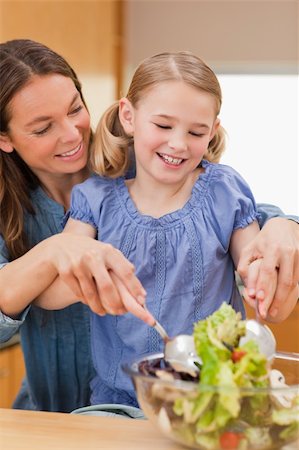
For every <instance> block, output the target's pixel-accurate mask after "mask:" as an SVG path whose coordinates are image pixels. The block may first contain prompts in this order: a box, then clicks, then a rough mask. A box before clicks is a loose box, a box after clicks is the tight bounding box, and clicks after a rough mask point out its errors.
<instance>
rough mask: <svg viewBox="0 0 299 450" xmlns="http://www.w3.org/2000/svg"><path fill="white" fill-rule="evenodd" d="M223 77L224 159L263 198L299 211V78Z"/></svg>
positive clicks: (286, 76)
mask: <svg viewBox="0 0 299 450" xmlns="http://www.w3.org/2000/svg"><path fill="white" fill-rule="evenodd" d="M218 78H219V80H220V83H221V86H222V91H223V107H222V111H221V114H220V118H221V121H222V124H223V126H224V128H225V129H226V131H227V132H228V135H229V140H228V145H227V151H226V152H225V154H224V156H223V158H222V162H224V163H225V164H229V165H232V166H233V167H234V168H235V169H237V170H238V171H239V172H240V173H241V174H242V175H243V176H244V178H245V179H246V180H247V181H248V183H249V185H250V186H251V189H252V191H253V193H254V195H255V198H256V200H257V201H258V202H266V203H273V204H276V205H278V206H280V207H281V208H282V209H283V210H284V212H286V213H289V214H290V213H294V214H297V215H299V177H298V174H299V150H298V149H299V145H298V144H299V142H298V128H299V114H298V98H299V97H298V92H299V90H298V76H297V75H219V76H218Z"/></svg>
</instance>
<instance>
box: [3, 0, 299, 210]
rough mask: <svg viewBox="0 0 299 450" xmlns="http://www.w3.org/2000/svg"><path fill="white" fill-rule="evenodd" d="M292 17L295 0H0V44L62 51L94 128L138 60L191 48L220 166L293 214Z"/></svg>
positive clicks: (296, 99) (295, 90) (297, 205)
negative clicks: (208, 86) (215, 123)
mask: <svg viewBox="0 0 299 450" xmlns="http://www.w3.org/2000/svg"><path fill="white" fill-rule="evenodd" d="M298 16H299V3H298V0H281V1H278V0H272V1H271V0H247V1H245V0H231V1H226V0H217V1H216V0H215V1H214V0H208V1H201V0H191V1H188V0H181V1H177V0H150V1H149V0H127V1H125V0H123V1H121V0H115V1H114V0H106V1H105V0H104V1H102V0H91V1H90V0H81V1H72V0H64V1H56V0H52V1H46V0H36V1H27V0H19V1H18V0H7V1H5V0H0V20H1V24H0V25H1V26H0V39H1V41H5V40H8V39H14V38H31V39H35V40H38V41H41V42H43V43H45V44H47V45H49V46H50V47H52V48H53V49H54V50H56V51H57V52H59V53H61V54H62V55H63V56H64V57H65V58H66V59H67V60H68V61H69V62H70V63H71V65H72V66H73V67H74V68H75V70H76V71H77V73H78V75H79V78H80V79H81V81H82V84H83V92H84V94H85V97H86V100H87V104H88V106H89V109H90V112H91V116H92V123H93V125H94V126H95V125H96V124H97V122H98V119H99V117H100V115H101V113H102V112H103V110H104V109H105V108H106V107H107V106H108V105H109V104H110V103H111V102H112V101H113V100H114V99H116V98H119V97H120V95H122V94H125V93H126V88H127V84H128V80H129V78H130V76H131V74H132V71H133V70H134V69H135V67H136V66H137V65H138V63H139V62H140V61H141V60H142V59H144V58H146V57H147V56H150V55H152V54H154V53H157V52H161V51H166V50H176V51H177V50H190V51H193V52H194V53H196V54H197V55H198V56H200V57H202V58H203V59H204V60H205V61H206V62H207V63H208V64H209V65H210V66H211V67H212V69H213V70H214V71H215V72H216V74H217V75H218V77H219V80H220V83H221V86H222V90H223V107H222V111H221V115H220V118H221V120H222V124H223V126H224V127H225V129H226V130H227V132H228V136H229V140H228V146H227V151H226V153H225V155H224V157H223V159H222V162H224V163H227V164H230V165H232V166H233V167H234V168H235V169H237V170H238V171H239V172H240V173H241V174H242V175H243V177H244V178H245V179H246V180H247V181H248V183H249V184H250V186H251V188H252V190H253V193H254V195H255V197H256V199H257V201H258V202H267V203H273V204H276V205H278V206H280V207H281V208H282V209H283V210H284V212H286V213H294V214H299V184H298V183H299V181H298V180H299V176H298V173H299V154H298V153H299V152H298V148H299V146H298V141H299V139H298V128H299V127H298V124H299V114H298V103H299V86H298V46H299V35H298Z"/></svg>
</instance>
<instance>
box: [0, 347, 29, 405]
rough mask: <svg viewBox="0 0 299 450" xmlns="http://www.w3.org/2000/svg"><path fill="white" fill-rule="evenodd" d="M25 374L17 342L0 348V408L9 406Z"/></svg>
mask: <svg viewBox="0 0 299 450" xmlns="http://www.w3.org/2000/svg"><path fill="white" fill-rule="evenodd" d="M24 375H25V367H24V359H23V353H22V349H21V346H20V344H19V343H14V344H12V345H7V346H6V347H4V348H3V347H2V348H1V349H0V408H11V406H12V403H13V401H14V399H15V396H16V394H17V393H18V391H19V388H20V386H21V382H22V379H23V377H24Z"/></svg>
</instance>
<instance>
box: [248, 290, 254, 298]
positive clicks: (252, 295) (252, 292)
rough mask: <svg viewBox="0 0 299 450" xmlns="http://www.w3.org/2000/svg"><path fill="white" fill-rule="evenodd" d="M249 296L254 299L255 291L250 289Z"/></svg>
mask: <svg viewBox="0 0 299 450" xmlns="http://www.w3.org/2000/svg"><path fill="white" fill-rule="evenodd" d="M248 295H250V297H254V295H255V289H253V288H249V289H248Z"/></svg>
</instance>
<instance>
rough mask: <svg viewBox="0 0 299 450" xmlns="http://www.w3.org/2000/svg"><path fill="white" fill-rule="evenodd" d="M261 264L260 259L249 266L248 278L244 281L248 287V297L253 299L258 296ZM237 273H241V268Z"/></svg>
mask: <svg viewBox="0 0 299 450" xmlns="http://www.w3.org/2000/svg"><path fill="white" fill-rule="evenodd" d="M260 263H261V261H260V259H257V260H255V261H253V262H251V263H250V264H249V265H248V266H247V273H246V278H245V279H244V284H245V286H246V295H247V296H249V297H251V298H255V295H256V284H257V280H258V276H259V269H260ZM237 271H238V273H239V266H238V268H237Z"/></svg>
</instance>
